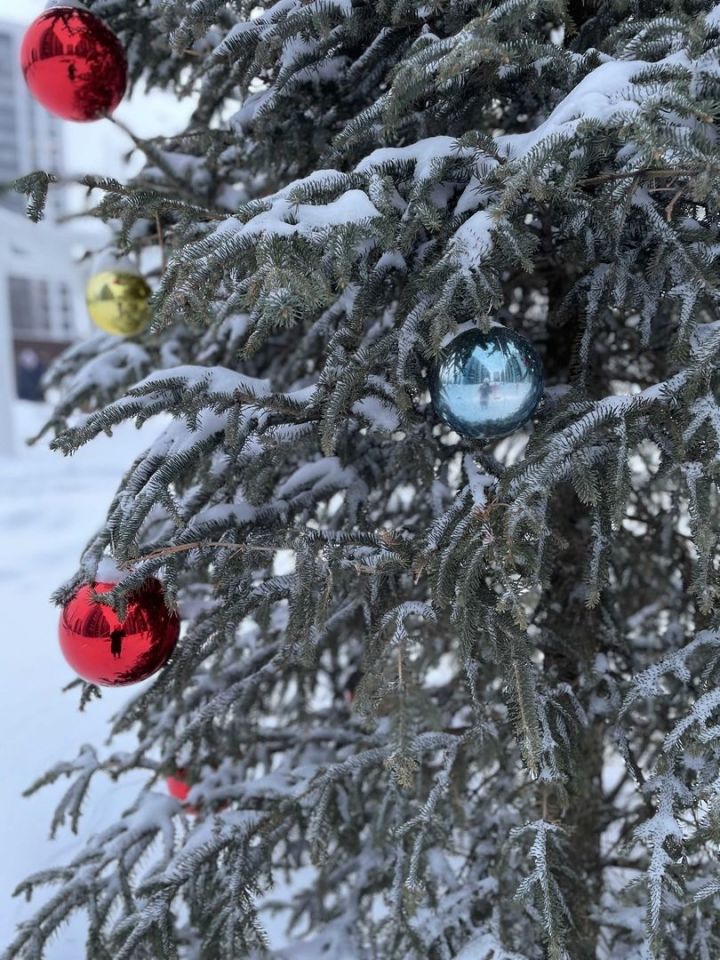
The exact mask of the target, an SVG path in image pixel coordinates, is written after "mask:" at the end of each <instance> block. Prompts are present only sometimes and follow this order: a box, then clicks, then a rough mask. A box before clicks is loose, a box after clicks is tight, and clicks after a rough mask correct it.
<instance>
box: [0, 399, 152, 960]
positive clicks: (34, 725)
mask: <svg viewBox="0 0 720 960" xmlns="http://www.w3.org/2000/svg"><path fill="white" fill-rule="evenodd" d="M45 412H46V411H45V409H44V408H42V407H39V406H36V405H31V404H18V406H17V408H16V427H17V433H18V435H19V436H20V437H26V436H28V435H30V434H31V433H33V432H35V431H36V430H37V428H38V427H39V426H40V424H41V423H42V422H43V419H44V415H45ZM152 431H153V428H152V426H148V427H146V428H145V430H144V431H143V432H142V433H139V432H138V431H136V430H135V429H134V428H133V427H125V428H123V429H120V430H118V431H116V433H115V435H114V437H113V438H112V440H110V439H108V438H106V437H100V438H98V439H97V440H95V441H94V442H93V443H92V444H91V445H90V446H89V447H86V448H85V449H83V450H81V451H80V452H79V453H78V454H76V455H75V456H74V457H72V458H64V457H62V455H60V454H53V453H50V452H49V451H48V450H47V448H45V447H36V448H32V449H27V448H23V447H22V444H21V443H18V448H19V449H18V453H17V456H15V457H14V458H12V459H8V458H0V611H2V614H1V617H2V620H1V623H2V634H1V636H2V642H1V643H0V729H1V730H2V744H3V747H2V754H1V756H2V773H1V775H0V850H2V856H0V952H2V949H3V948H4V947H5V946H7V943H8V941H9V940H10V939H11V936H12V934H13V930H14V928H15V924H16V923H17V921H18V920H20V919H21V918H23V917H26V916H28V914H29V913H30V912H31V911H32V904H31V905H30V906H29V907H28V905H26V904H25V903H24V901H19V900H17V899H11V893H12V890H13V889H14V887H15V886H16V885H17V883H18V882H19V881H20V880H21V879H23V878H24V877H25V876H27V875H28V874H29V873H31V872H34V871H36V870H39V869H42V868H44V867H47V866H49V865H51V864H53V863H58V862H64V861H65V860H67V858H68V857H69V856H72V853H73V851H74V850H76V849H77V848H78V846H79V844H80V840H79V839H78V838H76V837H74V836H73V835H72V834H71V833H70V832H69V831H63V832H61V833H59V834H58V837H57V839H56V840H55V841H53V842H50V841H49V840H48V827H49V824H50V819H51V816H52V813H53V810H54V804H55V800H56V799H57V797H58V795H59V794H60V793H61V792H62V790H63V788H64V784H63V783H61V784H59V785H56V786H55V787H51V788H46V789H45V790H43V791H41V792H40V793H39V794H37V795H35V796H34V797H32V798H30V799H23V798H22V797H21V793H22V791H23V789H25V787H27V786H28V785H29V784H30V783H31V782H32V781H33V780H34V779H35V778H36V777H37V776H38V775H39V774H41V773H43V772H44V771H45V770H46V769H47V768H48V767H50V766H52V765H53V764H54V763H56V762H57V761H59V760H64V759H69V758H71V757H73V756H75V754H76V752H77V750H78V748H79V747H80V745H81V744H83V743H85V742H94V743H96V744H100V743H102V741H103V740H104V739H105V735H106V726H107V719H108V717H109V716H110V715H111V714H112V713H113V712H114V710H115V709H116V708H117V707H118V706H119V705H120V703H122V702H124V700H126V699H127V697H128V692H127V691H122V690H119V691H113V690H110V691H107V692H106V693H105V695H104V696H103V699H102V700H101V701H100V702H95V703H93V704H91V705H90V706H89V707H88V708H87V709H86V711H85V713H80V712H79V711H78V709H77V702H78V694H77V691H71V692H70V693H67V694H63V693H61V688H62V687H63V686H64V685H65V684H66V683H68V682H69V681H70V680H72V678H73V674H72V672H71V671H70V669H69V668H68V667H67V665H66V664H65V661H64V660H63V659H62V656H61V654H60V652H59V649H58V644H57V617H58V611H57V609H56V608H55V607H53V606H52V605H51V604H50V602H49V600H48V597H49V595H50V594H51V593H52V591H53V590H54V589H55V587H56V586H57V585H58V584H60V583H61V582H62V581H63V580H64V579H65V578H66V577H67V576H69V575H70V574H72V573H73V571H74V570H75V569H76V565H77V558H78V556H79V554H80V551H81V549H82V548H83V546H84V545H85V542H86V541H87V539H88V538H89V537H90V536H91V534H92V533H93V531H94V530H95V528H96V527H97V526H98V525H99V524H100V522H101V521H102V519H103V516H104V514H105V510H106V508H107V506H108V503H109V501H110V498H111V497H112V495H113V493H114V491H115V488H116V486H117V484H118V482H119V481H120V479H121V477H122V474H123V471H124V470H125V469H126V468H127V466H129V464H130V463H131V462H132V459H133V458H134V456H135V455H136V454H137V453H139V452H140V451H141V450H142V449H143V448H144V447H145V446H147V444H148V443H149V440H150V438H151V436H152ZM136 689H137V688H136ZM65 783H67V781H65ZM137 783H138V781H137V780H136V781H135V782H134V783H133V781H132V779H131V778H126V779H124V780H123V781H122V783H121V784H119V785H118V784H112V783H111V782H110V781H109V780H108V781H105V782H104V783H99V782H98V784H97V785H96V786H95V788H94V790H93V791H92V792H91V795H90V799H89V803H88V805H87V808H86V817H85V818H84V820H83V822H82V823H81V829H82V831H83V832H89V831H92V830H94V829H97V828H98V827H99V826H100V825H101V824H104V823H106V822H108V821H109V820H111V819H113V818H114V817H115V816H116V815H117V814H118V813H120V812H121V811H122V810H123V809H124V808H125V807H126V806H127V805H128V804H129V803H130V801H131V800H132V798H133V797H134V795H135V788H136V785H137ZM84 955H85V949H84V937H83V924H82V920H81V918H78V919H76V920H75V922H73V923H71V924H70V925H69V926H68V927H67V928H65V929H64V930H63V932H62V934H61V936H60V937H59V938H58V939H57V940H56V941H55V942H54V943H53V946H52V947H51V949H50V951H49V958H51V960H79V958H80V957H82V956H84Z"/></svg>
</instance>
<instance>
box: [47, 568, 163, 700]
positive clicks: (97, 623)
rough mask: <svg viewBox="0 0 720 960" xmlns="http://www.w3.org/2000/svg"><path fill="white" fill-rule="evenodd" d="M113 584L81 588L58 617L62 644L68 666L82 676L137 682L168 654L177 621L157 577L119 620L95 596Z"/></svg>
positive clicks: (131, 601)
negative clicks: (123, 617) (167, 605)
mask: <svg viewBox="0 0 720 960" xmlns="http://www.w3.org/2000/svg"><path fill="white" fill-rule="evenodd" d="M116 586H117V584H114V583H95V584H86V585H85V586H82V587H80V589H79V590H78V591H77V593H76V594H75V596H74V597H73V598H72V599H71V600H70V601H69V602H68V603H67V604H66V605H65V607H64V609H63V612H62V615H61V617H60V647H61V649H62V652H63V654H64V656H65V659H66V660H67V662H68V663H69V664H70V666H71V667H72V668H73V670H75V672H76V673H78V674H79V675H80V676H81V677H82V678H83V679H84V680H88V681H90V683H98V684H100V685H102V686H106V687H120V686H124V685H125V684H128V683H137V682H138V681H140V680H145V678H146V677H149V676H151V675H152V674H153V673H155V672H156V671H157V670H159V669H160V667H162V666H164V665H165V664H166V663H167V661H168V660H169V658H170V655H171V654H172V652H173V650H174V649H175V644H176V643H177V640H178V635H179V633H180V620H179V619H178V617H177V615H176V614H174V613H171V612H170V611H169V610H168V608H167V607H166V606H165V599H164V597H163V592H162V587H161V586H160V583H159V582H158V581H157V580H155V579H150V580H148V581H147V582H146V583H145V584H144V585H143V587H142V588H141V589H140V590H138V591H137V592H136V593H134V594H132V595H131V596H130V597H129V599H128V604H127V613H126V616H125V619H124V620H120V619H119V617H118V615H117V614H116V613H115V611H114V610H113V609H112V607H109V606H107V605H105V604H103V603H98V602H97V600H93V596H94V595H95V594H103V593H109V592H110V591H111V590H114V589H115V587H116Z"/></svg>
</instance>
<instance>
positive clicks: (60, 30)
mask: <svg viewBox="0 0 720 960" xmlns="http://www.w3.org/2000/svg"><path fill="white" fill-rule="evenodd" d="M20 64H21V66H22V71H23V74H24V75H25V81H26V83H27V85H28V87H29V88H30V92H31V93H32V95H33V97H35V99H36V100H37V101H38V102H39V103H41V104H42V105H43V106H44V107H45V108H46V109H47V110H49V111H50V112H51V113H54V114H55V115H56V116H58V117H62V118H63V119H64V120H76V121H78V122H88V121H91V120H99V119H101V118H102V117H105V116H107V115H108V114H110V113H112V112H113V110H114V109H115V108H116V107H117V105H118V104H119V103H120V101H121V100H122V98H123V96H124V95H125V88H126V87H127V59H126V57H125V51H124V50H123V47H122V44H121V43H120V41H119V40H118V38H117V37H116V36H115V34H114V33H113V32H112V30H111V29H110V28H109V27H108V26H106V25H105V24H104V23H103V21H102V20H100V18H99V17H97V16H96V15H95V14H94V13H91V12H90V11H89V10H82V9H80V8H78V7H70V6H67V7H65V6H60V7H52V8H51V9H49V10H46V11H45V12H44V13H41V14H40V16H39V17H38V18H37V19H36V20H34V21H33V22H32V23H31V24H30V26H29V27H28V29H27V31H26V33H25V36H24V37H23V42H22V47H21V49H20Z"/></svg>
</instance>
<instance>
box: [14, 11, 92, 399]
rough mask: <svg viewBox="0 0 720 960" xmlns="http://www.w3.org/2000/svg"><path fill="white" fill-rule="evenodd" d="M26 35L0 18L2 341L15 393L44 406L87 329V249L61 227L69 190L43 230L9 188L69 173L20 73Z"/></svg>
mask: <svg viewBox="0 0 720 960" xmlns="http://www.w3.org/2000/svg"><path fill="white" fill-rule="evenodd" d="M24 29H25V28H24V26H22V25H20V24H18V23H14V22H12V21H6V20H0V335H1V336H2V338H3V341H4V347H5V350H6V351H7V350H8V349H9V351H10V356H9V364H8V362H7V361H6V363H5V364H4V366H5V367H8V366H10V367H11V368H12V369H11V371H10V373H11V375H12V376H11V379H12V381H13V382H12V384H11V387H12V388H14V389H11V391H10V392H11V393H12V392H14V393H15V394H16V395H17V396H19V397H21V398H22V399H26V400H39V399H41V396H42V395H41V391H40V378H41V377H42V374H43V372H44V371H45V370H46V369H47V366H48V364H49V363H50V362H51V361H52V360H53V358H54V357H56V356H57V354H58V353H60V351H62V350H63V349H64V348H65V347H66V346H67V345H68V344H69V343H71V342H72V341H73V340H74V339H75V338H76V337H77V336H78V334H79V333H80V331H81V330H84V329H85V320H84V318H85V311H84V304H83V296H82V288H83V280H82V276H81V271H80V269H79V268H78V267H77V266H76V264H75V259H74V258H75V257H76V256H77V255H78V254H80V253H82V250H83V244H82V240H81V238H80V236H79V235H77V234H76V230H74V228H73V227H71V226H69V225H61V224H59V223H58V221H60V220H61V219H62V217H63V215H64V214H65V212H66V190H65V189H64V188H63V187H55V188H53V189H51V190H50V195H49V200H48V207H47V211H46V216H45V220H44V221H43V222H42V223H41V224H33V223H31V222H30V221H29V220H28V219H27V218H26V217H25V213H24V211H25V199H24V197H22V196H20V195H19V194H17V193H15V192H9V191H7V190H2V186H3V185H6V184H8V183H9V182H11V181H13V180H14V179H15V178H16V177H19V176H21V175H23V174H26V173H30V172H31V171H33V170H46V171H51V172H53V173H59V174H62V173H63V172H64V170H65V164H64V156H63V131H62V125H61V122H60V121H59V120H57V119H55V117H53V116H52V115H51V114H49V113H48V112H47V111H46V110H45V109H43V107H41V106H40V105H39V104H37V103H36V102H35V101H34V100H33V99H32V97H31V96H30V94H29V92H28V89H27V87H26V85H25V83H24V80H23V76H22V73H21V71H20V69H19V67H18V63H19V50H20V43H21V41H22V35H23V32H24ZM6 375H7V374H6Z"/></svg>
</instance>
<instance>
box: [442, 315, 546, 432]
mask: <svg viewBox="0 0 720 960" xmlns="http://www.w3.org/2000/svg"><path fill="white" fill-rule="evenodd" d="M430 395H431V397H432V402H433V406H434V408H435V412H436V413H437V415H438V416H439V417H440V418H441V419H442V420H444V421H445V423H446V424H447V425H448V426H449V427H452V429H453V430H455V432H456V433H459V434H460V435H461V436H463V437H468V438H471V439H473V440H495V439H497V438H498V437H505V436H507V434H509V433H513V431H515V430H517V429H518V428H519V427H521V426H522V425H523V424H524V423H525V422H526V421H527V420H529V419H530V417H531V416H532V415H533V413H534V412H535V408H536V407H537V405H538V403H540V399H541V397H542V395H543V370H542V363H541V361H540V357H539V356H538V355H537V353H536V352H535V348H534V347H533V346H532V344H531V343H530V341H529V340H526V339H525V337H521V336H520V334H518V333H515V332H514V331H513V330H508V329H507V328H506V327H499V326H498V327H493V328H492V329H491V330H490V332H489V333H483V332H482V331H481V330H466V331H465V332H464V333H461V334H458V336H457V337H455V339H454V340H452V341H451V342H450V343H449V344H448V345H447V347H445V349H444V350H443V352H442V354H441V356H440V358H439V360H438V362H437V364H436V366H435V368H434V370H433V371H432V374H431V377H430Z"/></svg>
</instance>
